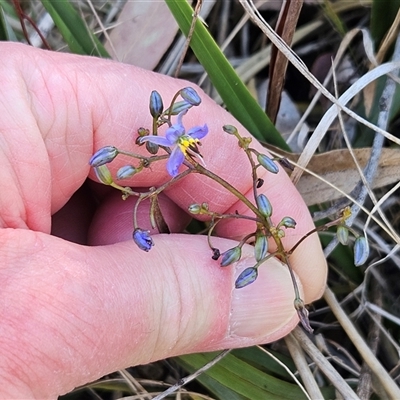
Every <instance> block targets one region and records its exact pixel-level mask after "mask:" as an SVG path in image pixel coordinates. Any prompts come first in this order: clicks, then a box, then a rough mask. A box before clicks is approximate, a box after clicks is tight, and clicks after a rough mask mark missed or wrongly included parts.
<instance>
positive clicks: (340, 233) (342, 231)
mask: <svg viewBox="0 0 400 400" xmlns="http://www.w3.org/2000/svg"><path fill="white" fill-rule="evenodd" d="M336 236H337V238H338V240H339V242H340V243H341V244H342V245H343V246H346V245H347V243H348V241H349V230H348V229H347V228H346V227H345V226H343V225H339V226H338V228H337V230H336Z"/></svg>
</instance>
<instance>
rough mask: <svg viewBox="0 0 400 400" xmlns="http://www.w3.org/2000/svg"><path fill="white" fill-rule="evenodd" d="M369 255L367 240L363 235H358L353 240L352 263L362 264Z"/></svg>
mask: <svg viewBox="0 0 400 400" xmlns="http://www.w3.org/2000/svg"><path fill="white" fill-rule="evenodd" d="M368 256H369V245H368V241H367V239H366V238H365V237H364V236H359V237H358V238H357V239H356V241H355V242H354V265H355V266H356V267H358V266H360V265H363V264H364V263H365V261H367V258H368Z"/></svg>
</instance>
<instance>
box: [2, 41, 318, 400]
mask: <svg viewBox="0 0 400 400" xmlns="http://www.w3.org/2000/svg"><path fill="white" fill-rule="evenodd" d="M0 51H1V54H2V57H1V59H0V81H1V82H0V87H1V91H0V111H1V113H0V115H1V118H0V132H1V135H0V152H1V158H0V160H1V168H0V183H1V186H2V190H1V196H0V227H1V228H2V229H1V230H0V236H1V237H0V242H1V250H0V314H1V323H0V381H1V382H2V384H1V385H0V398H52V399H54V398H56V397H57V396H58V395H60V394H63V393H66V392H68V391H71V390H72V389H73V388H74V387H76V386H79V385H82V384H84V383H87V382H90V381H93V380H95V379H97V378H99V377H101V376H102V375H105V374H107V373H110V372H112V371H115V370H118V369H121V368H125V367H128V366H131V365H136V364H143V363H148V362H151V361H155V360H159V359H161V358H166V357H169V356H174V355H179V354H184V353H190V352H200V351H210V350H216V349H223V348H231V347H243V346H249V345H253V344H258V343H266V342H269V341H272V340H276V339H278V338H280V337H282V336H284V335H285V334H286V333H288V332H289V331H290V330H291V329H293V328H294V327H295V326H296V324H297V323H298V318H297V315H296V312H295V310H294V308H293V299H294V295H293V289H292V283H291V281H290V278H289V275H288V273H287V269H286V267H284V266H282V265H280V264H279V263H278V262H276V261H273V262H271V263H270V264H269V265H265V266H263V267H262V268H261V270H260V277H259V278H258V280H257V281H256V282H255V283H254V284H253V285H251V286H249V287H247V288H244V289H240V291H238V290H236V291H235V290H233V289H232V288H233V282H234V279H235V276H237V274H238V270H240V269H243V268H244V267H247V266H251V265H252V263H253V261H254V260H252V259H251V254H252V252H251V249H250V248H245V251H244V252H245V255H244V257H243V261H241V262H240V263H239V265H238V266H231V267H226V268H221V267H219V265H218V262H216V261H213V260H212V259H211V252H210V250H209V249H208V246H207V242H206V240H205V238H204V237H202V236H189V235H181V234H175V233H174V234H170V235H153V238H154V242H155V246H154V248H153V249H152V250H151V251H150V252H149V253H146V252H143V251H141V250H139V249H138V248H137V247H136V246H135V244H134V243H133V242H132V240H131V235H132V229H133V228H132V218H131V216H132V213H131V210H132V202H129V201H128V202H123V201H122V200H120V195H119V194H118V193H116V192H115V193H114V191H110V190H109V188H107V187H101V186H100V185H98V184H94V183H93V182H92V183H91V184H87V185H86V188H85V190H82V191H79V192H77V190H78V188H79V187H81V186H82V184H83V183H84V182H85V180H86V179H87V178H88V177H89V178H91V179H92V180H94V179H95V176H94V174H93V172H92V171H90V167H89V165H88V160H89V158H90V157H91V155H92V154H93V152H94V151H96V150H98V149H99V148H101V147H102V146H106V145H114V146H116V147H120V148H123V149H125V150H131V151H137V148H136V145H135V144H134V139H135V137H136V132H137V129H138V128H139V127H142V126H148V127H149V126H150V123H151V117H150V115H149V112H148V99H149V95H150V92H151V91H152V90H153V89H156V90H157V91H159V92H160V93H161V94H162V96H163V98H164V99H167V100H169V99H170V98H171V97H172V96H173V94H174V93H175V92H176V91H177V90H179V89H181V88H182V87H185V86H188V85H189V83H188V82H183V81H179V80H174V79H172V78H168V77H164V76H160V75H157V74H154V73H152V72H149V71H143V70H140V69H138V68H135V67H132V66H127V65H123V64H120V63H116V62H110V61H105V60H99V59H95V58H88V57H86V58H85V57H79V56H71V55H65V54H58V53H52V52H45V51H40V50H35V49H33V48H30V47H27V46H24V45H18V44H12V43H1V44H0ZM191 86H194V85H191ZM194 87H195V86H194ZM195 88H196V87H195ZM196 90H198V93H199V94H200V96H201V97H202V99H203V102H202V105H201V106H200V107H198V108H196V109H193V110H191V111H190V112H189V113H188V114H187V115H186V116H185V117H184V124H185V126H186V127H187V128H190V127H192V126H194V125H203V124H204V123H207V124H208V127H209V130H210V133H209V135H208V136H207V137H206V138H204V139H203V145H202V147H201V153H202V155H203V157H204V160H205V162H206V164H207V167H208V168H209V169H210V170H212V171H213V172H214V173H217V174H219V175H220V176H221V177H223V178H224V179H226V180H228V181H229V182H230V183H231V184H233V185H235V186H236V187H237V188H238V189H240V190H241V191H242V192H243V193H247V195H248V197H249V198H251V190H252V181H251V176H250V174H249V166H248V163H247V162H246V157H245V156H244V155H243V154H242V151H241V150H240V149H239V148H238V146H237V142H236V140H235V139H234V138H233V137H232V136H229V135H227V134H226V133H224V132H223V131H222V129H221V127H222V125H224V124H232V125H235V126H237V127H238V129H239V131H240V132H241V133H242V134H246V131H245V130H244V128H242V127H241V125H240V124H239V123H238V122H237V121H235V120H234V118H233V117H232V116H231V115H230V114H228V113H227V112H226V111H224V110H223V109H221V108H220V107H218V106H217V105H216V104H215V103H214V102H213V101H212V100H210V99H209V98H207V96H206V95H204V94H203V93H202V92H201V90H200V89H198V88H196ZM254 147H256V148H257V149H259V150H261V149H262V148H261V146H259V145H258V144H256V143H254ZM140 151H141V152H144V150H143V149H142V150H140ZM143 154H144V153H143ZM126 161H127V159H119V158H118V159H117V160H116V161H115V163H116V168H117V167H120V166H122V165H124V164H126ZM184 168H185V167H182V170H183V169H184ZM113 171H115V169H113ZM263 178H264V179H265V184H264V185H263V187H262V188H261V189H260V193H261V192H262V193H265V194H266V195H267V197H268V198H269V199H270V201H271V203H272V205H273V207H274V219H275V220H276V221H278V220H279V219H280V218H282V217H283V216H286V215H290V216H291V217H293V218H294V219H295V220H296V221H297V228H296V229H295V230H293V231H290V232H289V231H288V234H287V237H286V238H285V241H284V243H285V246H286V248H290V247H291V246H292V245H293V244H294V243H296V241H297V240H299V239H300V238H301V237H302V235H303V234H305V233H306V232H308V231H309V230H311V229H312V228H313V224H312V221H311V218H310V216H309V213H308V210H307V208H306V206H305V204H304V203H303V201H302V199H301V197H300V195H299V193H298V192H297V190H296V189H295V187H294V186H293V185H292V184H291V182H290V179H289V178H288V176H287V175H286V174H285V172H283V171H281V172H280V173H279V174H277V175H272V174H270V173H267V172H263ZM167 179H169V177H168V174H167V172H166V170H165V165H164V164H160V165H155V166H154V167H153V168H152V169H151V170H149V171H146V172H144V173H142V174H139V175H138V176H137V177H134V178H132V179H131V180H129V181H127V182H126V183H125V184H126V185H130V186H132V187H144V188H149V187H150V186H157V185H159V184H161V183H163V182H165V181H166V180H167ZM76 192H77V193H76ZM90 192H92V193H90ZM74 193H76V195H75V196H74V197H73V198H72V200H71V202H69V203H68V201H69V200H70V198H71V196H73V194H74ZM89 194H94V195H95V196H96V199H97V200H98V201H99V204H98V209H97V212H96V213H95V215H94V216H93V215H92V213H91V210H93V209H94V207H95V206H94V202H93V201H89V200H88V199H89V196H88V195H89ZM195 202H208V203H209V207H210V209H213V210H215V211H218V212H235V211H236V210H238V211H239V212H245V209H244V208H243V207H242V205H241V204H240V203H238V202H237V200H236V199H235V197H234V196H232V195H231V194H229V193H228V192H226V191H225V190H222V189H221V188H220V187H219V186H218V185H216V184H214V183H213V182H212V181H210V180H208V179H206V178H204V177H200V176H189V177H188V178H186V179H185V180H184V181H182V182H180V183H179V184H178V185H176V186H175V187H173V188H171V189H169V190H168V192H167V196H166V197H165V198H164V200H163V209H164V211H165V213H166V215H167V216H166V218H167V220H168V221H169V222H170V224H171V227H172V229H173V230H174V231H175V232H177V231H179V230H181V229H182V227H183V226H184V224H185V223H186V220H187V218H186V217H183V215H184V213H183V212H182V211H181V210H182V209H186V208H187V207H188V206H189V205H190V204H192V203H195ZM96 204H97V203H96ZM64 206H65V207H64ZM63 207H64V208H63ZM144 208H145V207H144ZM144 208H143V209H142V211H141V216H140V218H139V220H140V223H141V224H142V226H141V227H142V228H146V229H147V228H148V221H147V218H146V212H145V211H146V210H145V209H144ZM60 209H62V211H61V212H60V213H58V214H57V215H56V217H54V219H53V226H52V215H54V214H55V213H56V212H57V211H59V210H60ZM251 228H252V225H250V226H249V224H248V223H243V222H240V221H233V222H230V223H227V224H225V225H224V226H221V228H220V230H219V232H218V234H219V235H220V236H222V237H225V238H226V237H229V238H230V239H223V238H215V240H214V244H215V245H216V246H218V247H219V248H220V249H221V251H224V250H227V249H229V248H230V247H233V246H234V245H235V244H236V243H237V242H235V241H234V240H233V239H238V238H240V237H242V236H243V235H244V234H247V233H249V229H250V230H251ZM51 232H53V235H51ZM55 235H57V236H55ZM74 242H75V243H74ZM76 242H77V243H76ZM78 243H79V244H78ZM85 244H86V245H85ZM291 262H292V264H293V268H294V270H295V273H296V276H297V279H298V283H299V286H300V289H301V293H302V296H303V299H304V300H305V302H307V303H309V302H312V301H313V300H315V299H317V298H319V297H320V296H321V294H322V292H323V289H324V285H325V280H326V262H325V260H324V257H323V254H322V251H321V248H320V245H319V241H318V238H317V237H316V236H315V235H314V236H311V237H310V238H308V239H307V240H306V241H305V242H304V243H303V245H301V246H300V247H299V248H298V249H297V250H296V251H295V253H294V254H293V256H292V257H291Z"/></svg>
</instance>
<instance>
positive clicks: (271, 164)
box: [257, 153, 279, 174]
mask: <svg viewBox="0 0 400 400" xmlns="http://www.w3.org/2000/svg"><path fill="white" fill-rule="evenodd" d="M257 161H258V162H259V163H260V165H262V166H263V167H264V168H265V169H266V170H267V171H269V172H272V173H273V174H277V173H278V172H279V167H278V166H277V165H276V163H275V161H274V160H273V159H272V158H269V157H267V156H266V155H265V154H261V153H258V155H257Z"/></svg>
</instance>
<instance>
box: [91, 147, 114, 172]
mask: <svg viewBox="0 0 400 400" xmlns="http://www.w3.org/2000/svg"><path fill="white" fill-rule="evenodd" d="M118 153H119V152H118V149H117V148H116V147H114V146H105V147H102V148H101V149H100V150H97V151H96V153H94V154H93V155H92V157H91V158H90V160H89V164H90V166H92V167H100V166H101V165H104V164H107V163H109V162H111V161H112V160H114V158H115V157H117V155H118Z"/></svg>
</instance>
